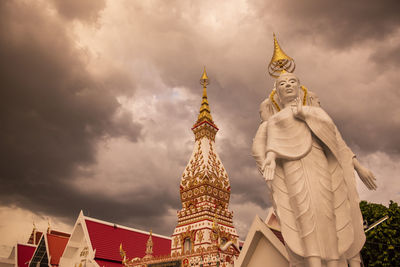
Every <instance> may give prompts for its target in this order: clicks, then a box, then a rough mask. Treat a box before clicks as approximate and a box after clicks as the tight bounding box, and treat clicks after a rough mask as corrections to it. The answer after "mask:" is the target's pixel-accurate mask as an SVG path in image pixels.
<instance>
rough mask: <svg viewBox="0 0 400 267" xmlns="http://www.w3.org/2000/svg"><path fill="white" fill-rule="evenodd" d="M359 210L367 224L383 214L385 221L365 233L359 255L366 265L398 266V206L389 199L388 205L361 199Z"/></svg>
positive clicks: (399, 229)
mask: <svg viewBox="0 0 400 267" xmlns="http://www.w3.org/2000/svg"><path fill="white" fill-rule="evenodd" d="M360 208H361V212H362V214H363V217H364V220H366V221H367V223H368V225H372V224H373V223H374V222H376V221H378V220H379V219H381V218H382V217H384V216H385V215H388V216H389V219H387V220H386V221H385V222H383V223H381V224H380V225H378V226H376V227H375V228H373V229H372V230H370V231H368V232H367V233H366V236H367V240H366V242H365V245H364V247H363V249H362V250H361V255H362V258H363V261H364V265H365V266H367V267H375V266H379V267H384V266H389V267H393V266H400V207H399V205H398V204H397V203H395V202H393V201H390V204H389V207H385V206H384V205H381V204H375V203H368V202H366V201H361V203H360Z"/></svg>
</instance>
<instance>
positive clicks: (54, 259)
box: [47, 234, 68, 266]
mask: <svg viewBox="0 0 400 267" xmlns="http://www.w3.org/2000/svg"><path fill="white" fill-rule="evenodd" d="M47 242H48V244H47V245H48V249H49V254H50V255H49V256H50V264H51V265H52V266H58V263H59V262H60V257H61V256H62V254H63V252H64V249H65V246H66V245H67V243H68V237H65V236H59V235H54V234H47Z"/></svg>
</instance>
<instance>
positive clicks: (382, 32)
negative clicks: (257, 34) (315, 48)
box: [253, 0, 400, 49]
mask: <svg viewBox="0 0 400 267" xmlns="http://www.w3.org/2000/svg"><path fill="white" fill-rule="evenodd" d="M253 3H254V6H255V7H256V10H257V11H258V13H259V15H260V16H264V15H267V14H270V13H271V11H272V12H274V13H275V15H276V16H277V17H279V18H281V19H280V20H281V21H279V20H278V21H277V22H276V23H277V24H280V23H281V22H282V21H287V22H288V24H289V27H290V28H289V30H290V32H291V33H292V34H295V35H298V36H300V37H301V36H304V34H307V35H314V36H318V37H319V38H320V37H322V38H325V40H326V44H327V45H329V46H333V47H335V48H337V49H345V48H349V47H351V46H353V45H359V44H360V42H365V41H368V40H375V41H382V40H383V39H384V38H385V37H387V36H388V35H390V34H393V33H394V32H396V31H397V30H398V29H399V26H400V17H399V16H398V14H399V11H400V3H399V1H396V0H385V1H374V0H368V1H365V0H357V1H350V2H349V1H317V0H306V1H279V2H275V4H274V5H271V4H270V3H265V2H263V1H253ZM268 9H270V11H269V12H268Z"/></svg>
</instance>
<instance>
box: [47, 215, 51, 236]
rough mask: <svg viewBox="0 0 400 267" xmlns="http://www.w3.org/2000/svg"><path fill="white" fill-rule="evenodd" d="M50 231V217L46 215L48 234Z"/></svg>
mask: <svg viewBox="0 0 400 267" xmlns="http://www.w3.org/2000/svg"><path fill="white" fill-rule="evenodd" d="M50 232H51V226H50V218H49V217H47V233H48V234H50Z"/></svg>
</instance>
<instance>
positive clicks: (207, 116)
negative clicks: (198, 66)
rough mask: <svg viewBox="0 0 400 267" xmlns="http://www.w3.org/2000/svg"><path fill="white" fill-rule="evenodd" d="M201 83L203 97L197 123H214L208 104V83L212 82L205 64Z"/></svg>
mask: <svg viewBox="0 0 400 267" xmlns="http://www.w3.org/2000/svg"><path fill="white" fill-rule="evenodd" d="M200 84H201V85H203V98H202V100H201V106H200V112H199V116H198V117H197V122H196V124H198V123H200V122H203V121H208V122H210V123H214V122H213V119H212V116H211V111H210V107H209V105H208V97H207V85H209V84H210V82H209V80H208V76H207V72H206V67H205V66H204V71H203V75H202V76H201V79H200Z"/></svg>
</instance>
